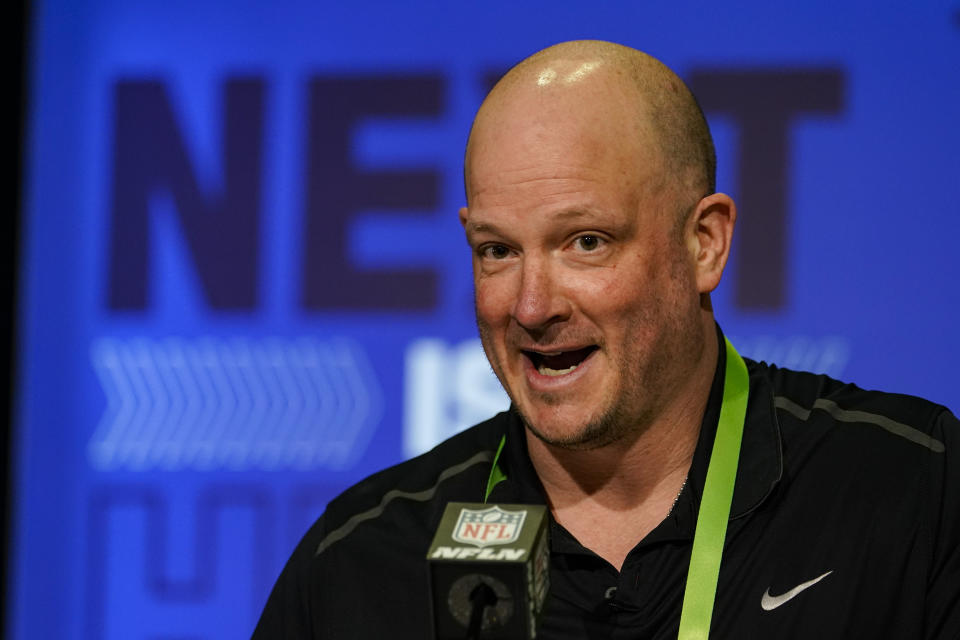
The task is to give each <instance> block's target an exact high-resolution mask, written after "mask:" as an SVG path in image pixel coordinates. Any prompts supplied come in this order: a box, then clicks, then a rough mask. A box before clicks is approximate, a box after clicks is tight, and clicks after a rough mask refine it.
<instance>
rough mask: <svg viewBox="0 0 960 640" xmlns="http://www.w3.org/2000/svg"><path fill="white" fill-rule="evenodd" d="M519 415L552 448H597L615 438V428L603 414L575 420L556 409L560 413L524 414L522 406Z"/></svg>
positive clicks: (616, 436) (528, 427)
mask: <svg viewBox="0 0 960 640" xmlns="http://www.w3.org/2000/svg"><path fill="white" fill-rule="evenodd" d="M519 413H520V417H521V418H522V419H523V422H524V424H525V425H526V427H527V429H528V430H529V431H530V433H532V434H533V435H534V436H536V438H537V439H538V440H540V441H541V442H543V443H545V444H548V445H550V446H552V447H557V448H560V449H569V450H572V451H589V450H591V449H599V448H600V447H603V446H606V445H608V444H610V443H612V442H614V441H616V440H617V439H618V431H617V429H616V428H614V425H613V424H611V422H610V421H609V420H607V419H605V416H600V417H598V416H583V417H582V418H580V419H576V418H575V417H574V415H575V414H574V415H572V412H565V411H563V409H560V410H559V413H560V415H550V414H551V413H553V412H547V414H548V415H540V413H539V412H538V413H532V412H531V413H530V414H528V413H526V412H524V411H523V409H522V408H521V409H520V410H519Z"/></svg>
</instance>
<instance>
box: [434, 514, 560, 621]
mask: <svg viewBox="0 0 960 640" xmlns="http://www.w3.org/2000/svg"><path fill="white" fill-rule="evenodd" d="M549 562H550V545H549V543H548V540H547V510H546V507H544V506H542V505H528V504H503V505H489V504H469V503H464V502H451V503H450V504H448V505H447V508H446V510H445V511H444V512H443V518H442V519H441V520H440V526H439V527H437V533H436V535H434V537H433V543H432V544H431V545H430V550H429V551H427V563H428V565H429V581H430V605H431V610H432V617H433V636H434V638H435V640H463V639H464V638H485V639H489V640H493V639H496V638H509V639H511V640H515V639H519V638H524V639H531V640H532V639H533V638H536V636H537V621H538V620H539V618H540V612H541V611H542V610H543V603H544V601H545V600H546V598H547V590H548V589H549V583H550V570H549Z"/></svg>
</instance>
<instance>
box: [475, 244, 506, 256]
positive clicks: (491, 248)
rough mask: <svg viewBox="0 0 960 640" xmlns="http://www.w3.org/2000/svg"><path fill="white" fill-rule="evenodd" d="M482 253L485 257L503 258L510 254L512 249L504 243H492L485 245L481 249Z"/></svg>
mask: <svg viewBox="0 0 960 640" xmlns="http://www.w3.org/2000/svg"><path fill="white" fill-rule="evenodd" d="M480 255H481V256H482V257H484V258H491V259H493V260H503V259H504V258H506V257H507V256H509V255H510V249H508V248H507V247H505V246H503V245H502V244H491V245H487V246H485V247H483V248H482V249H481V250H480Z"/></svg>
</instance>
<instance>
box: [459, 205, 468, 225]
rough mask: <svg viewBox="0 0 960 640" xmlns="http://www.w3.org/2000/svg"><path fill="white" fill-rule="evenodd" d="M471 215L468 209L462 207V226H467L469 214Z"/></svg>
mask: <svg viewBox="0 0 960 640" xmlns="http://www.w3.org/2000/svg"><path fill="white" fill-rule="evenodd" d="M468 213H470V212H469V211H468V210H467V208H466V207H460V224H461V225H463V226H464V227H466V226H467V214H468Z"/></svg>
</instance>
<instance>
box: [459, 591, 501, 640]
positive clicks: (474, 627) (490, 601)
mask: <svg viewBox="0 0 960 640" xmlns="http://www.w3.org/2000/svg"><path fill="white" fill-rule="evenodd" d="M470 604H471V608H470V624H468V625H467V635H466V636H465V640H480V627H481V626H482V624H483V612H484V611H486V609H487V607H492V606H493V605H495V604H497V594H496V593H494V591H493V589H491V588H490V585H488V584H487V583H486V582H481V583H479V584H478V585H477V586H475V587H474V588H473V591H471V592H470Z"/></svg>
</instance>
